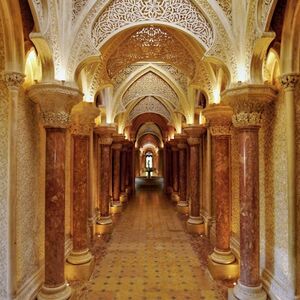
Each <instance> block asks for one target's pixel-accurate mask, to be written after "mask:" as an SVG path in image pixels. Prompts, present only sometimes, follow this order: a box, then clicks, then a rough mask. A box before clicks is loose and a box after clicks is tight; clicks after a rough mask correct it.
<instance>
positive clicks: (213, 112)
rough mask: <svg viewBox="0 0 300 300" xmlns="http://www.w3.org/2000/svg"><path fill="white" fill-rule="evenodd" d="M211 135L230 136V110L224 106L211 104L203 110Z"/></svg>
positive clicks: (231, 113) (231, 112)
mask: <svg viewBox="0 0 300 300" xmlns="http://www.w3.org/2000/svg"><path fill="white" fill-rule="evenodd" d="M203 115H204V116H205V118H206V120H207V123H208V126H209V128H210V132H211V134H212V135H214V136H217V135H221V136H222V135H230V133H231V132H230V129H231V125H232V122H231V119H232V115H233V111H232V108H231V107H230V106H228V105H224V104H211V105H209V106H208V107H207V108H205V109H204V110H203Z"/></svg>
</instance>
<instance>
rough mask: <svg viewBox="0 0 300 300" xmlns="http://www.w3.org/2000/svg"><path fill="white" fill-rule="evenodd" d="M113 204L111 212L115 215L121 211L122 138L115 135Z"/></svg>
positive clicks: (113, 147)
mask: <svg viewBox="0 0 300 300" xmlns="http://www.w3.org/2000/svg"><path fill="white" fill-rule="evenodd" d="M113 138H114V143H113V145H112V149H113V172H112V173H113V202H112V207H111V212H112V213H114V214H116V213H120V212H121V211H122V203H121V201H120V191H121V149H122V144H121V142H122V139H124V138H123V136H120V135H116V136H114V137H113Z"/></svg>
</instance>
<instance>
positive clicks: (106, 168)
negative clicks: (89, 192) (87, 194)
mask: <svg viewBox="0 0 300 300" xmlns="http://www.w3.org/2000/svg"><path fill="white" fill-rule="evenodd" d="M115 130H116V129H115V127H112V126H104V125H102V126H98V127H96V128H95V132H96V133H97V134H98V136H99V138H98V142H99V146H100V162H99V177H100V182H99V183H100V195H99V200H100V217H99V219H98V220H97V224H98V225H101V226H102V227H105V226H107V227H109V226H111V224H112V219H111V215H110V194H109V186H110V180H111V177H110V176H111V144H112V142H113V139H112V134H113V133H115ZM103 230H104V231H105V230H106V229H104V228H103Z"/></svg>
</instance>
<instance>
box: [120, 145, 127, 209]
mask: <svg viewBox="0 0 300 300" xmlns="http://www.w3.org/2000/svg"><path fill="white" fill-rule="evenodd" d="M126 168H127V147H126V144H125V142H124V144H123V146H122V151H121V195H120V201H121V203H123V202H126V201H127V200H128V199H127V194H126Z"/></svg>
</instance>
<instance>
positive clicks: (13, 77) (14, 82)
mask: <svg viewBox="0 0 300 300" xmlns="http://www.w3.org/2000/svg"><path fill="white" fill-rule="evenodd" d="M24 78H25V75H24V74H21V73H18V72H7V73H4V74H3V79H4V82H5V83H6V85H7V87H8V88H12V89H19V87H20V86H21V85H22V84H23V82H24Z"/></svg>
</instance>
